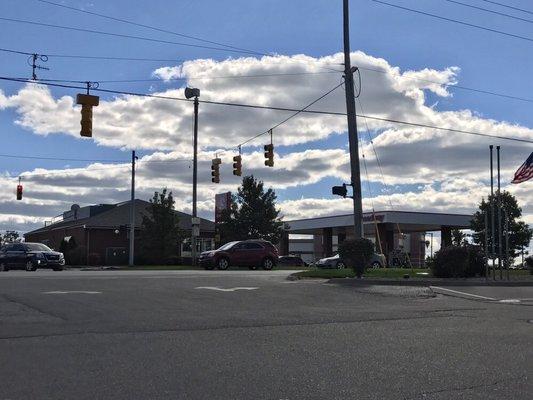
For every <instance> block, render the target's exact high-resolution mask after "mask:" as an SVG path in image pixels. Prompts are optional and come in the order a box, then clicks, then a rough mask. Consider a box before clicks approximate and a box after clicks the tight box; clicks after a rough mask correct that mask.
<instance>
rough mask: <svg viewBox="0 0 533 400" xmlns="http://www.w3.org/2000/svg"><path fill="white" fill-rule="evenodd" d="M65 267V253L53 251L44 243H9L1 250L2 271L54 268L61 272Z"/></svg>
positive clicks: (0, 265)
mask: <svg viewBox="0 0 533 400" xmlns="http://www.w3.org/2000/svg"><path fill="white" fill-rule="evenodd" d="M64 266H65V257H64V256H63V253H59V252H57V251H53V250H52V249H50V248H49V247H48V246H45V245H44V244H42V243H8V244H6V245H4V246H2V248H1V249H0V271H8V270H10V269H25V270H26V271H35V270H36V269H37V268H52V269H53V270H54V271H61V270H62V269H63V268H64Z"/></svg>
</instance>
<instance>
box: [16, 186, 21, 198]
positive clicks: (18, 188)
mask: <svg viewBox="0 0 533 400" xmlns="http://www.w3.org/2000/svg"><path fill="white" fill-rule="evenodd" d="M17 200H22V185H17Z"/></svg>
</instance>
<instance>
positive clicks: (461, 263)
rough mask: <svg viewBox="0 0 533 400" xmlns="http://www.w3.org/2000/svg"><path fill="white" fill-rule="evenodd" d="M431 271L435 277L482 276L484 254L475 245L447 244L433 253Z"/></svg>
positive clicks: (483, 272) (483, 271)
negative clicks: (433, 259) (433, 258)
mask: <svg viewBox="0 0 533 400" xmlns="http://www.w3.org/2000/svg"><path fill="white" fill-rule="evenodd" d="M431 271H432V273H433V276H435V277H437V278H470V277H474V276H484V275H485V256H484V254H483V252H482V251H481V249H480V248H479V247H477V246H471V245H468V246H448V247H445V248H443V249H440V250H439V251H437V253H435V261H434V262H433V263H432V264H431Z"/></svg>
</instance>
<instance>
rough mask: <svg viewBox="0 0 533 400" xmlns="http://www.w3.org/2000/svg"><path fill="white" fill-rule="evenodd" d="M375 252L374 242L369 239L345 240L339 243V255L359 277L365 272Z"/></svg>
mask: <svg viewBox="0 0 533 400" xmlns="http://www.w3.org/2000/svg"><path fill="white" fill-rule="evenodd" d="M373 254H374V243H372V242H371V241H370V240H368V239H364V238H363V239H350V240H345V241H344V242H342V243H341V244H340V245H339V255H340V257H341V258H342V259H343V260H344V262H346V264H347V266H348V267H351V268H352V269H353V270H354V272H355V274H356V275H357V277H358V278H360V277H361V276H362V275H363V273H364V272H365V268H366V265H367V264H368V261H369V260H370V258H371V257H372V255H373Z"/></svg>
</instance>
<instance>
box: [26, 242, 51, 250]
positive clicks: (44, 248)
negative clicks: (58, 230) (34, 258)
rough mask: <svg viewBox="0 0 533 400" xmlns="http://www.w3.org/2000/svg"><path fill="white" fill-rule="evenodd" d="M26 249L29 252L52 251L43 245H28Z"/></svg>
mask: <svg viewBox="0 0 533 400" xmlns="http://www.w3.org/2000/svg"><path fill="white" fill-rule="evenodd" d="M26 247H27V248H28V250H29V251H52V250H51V249H50V247H48V246H45V245H44V244H42V243H26Z"/></svg>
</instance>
